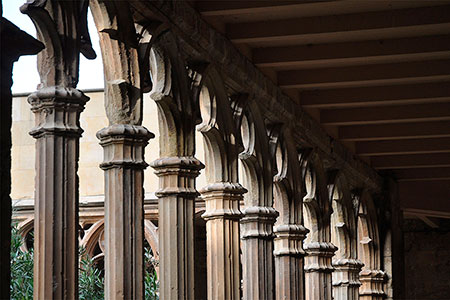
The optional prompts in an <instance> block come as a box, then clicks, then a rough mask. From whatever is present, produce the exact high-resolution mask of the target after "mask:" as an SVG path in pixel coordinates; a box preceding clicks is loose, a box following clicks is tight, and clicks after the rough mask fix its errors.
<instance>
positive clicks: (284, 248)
mask: <svg viewBox="0 0 450 300" xmlns="http://www.w3.org/2000/svg"><path fill="white" fill-rule="evenodd" d="M274 233H275V239H274V248H275V250H274V252H273V254H274V256H275V296H276V299H303V297H304V295H303V293H304V288H303V286H304V284H303V257H304V256H306V252H305V251H304V250H303V247H302V243H303V240H304V239H305V237H306V234H307V233H308V230H307V229H306V228H305V227H303V226H302V225H294V224H291V225H278V226H275V227H274Z"/></svg>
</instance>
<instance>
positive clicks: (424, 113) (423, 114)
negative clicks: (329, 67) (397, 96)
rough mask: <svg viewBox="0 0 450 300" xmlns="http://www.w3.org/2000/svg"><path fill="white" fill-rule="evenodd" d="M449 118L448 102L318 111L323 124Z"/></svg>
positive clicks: (449, 105) (449, 107)
mask: <svg viewBox="0 0 450 300" xmlns="http://www.w3.org/2000/svg"><path fill="white" fill-rule="evenodd" d="M439 120H450V103H430V104H415V105H396V106H384V107H361V108H336V109H324V110H321V111H320V123H322V124H325V125H356V124H381V123H401V122H403V123H404V122H417V121H419V122H420V121H439Z"/></svg>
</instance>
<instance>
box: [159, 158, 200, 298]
mask: <svg viewBox="0 0 450 300" xmlns="http://www.w3.org/2000/svg"><path fill="white" fill-rule="evenodd" d="M151 166H152V167H153V168H154V169H155V174H156V175H157V176H158V177H159V179H160V180H159V189H158V191H157V192H156V195H157V196H158V198H159V207H158V213H159V223H158V225H159V226H158V228H159V247H160V248H159V253H160V262H159V267H160V268H159V270H160V271H159V272H160V287H159V288H160V298H161V299H162V300H169V299H194V204H195V203H194V202H195V198H196V197H197V196H198V192H197V191H196V189H195V178H196V177H197V176H198V174H199V171H200V169H202V168H203V164H202V163H201V162H200V161H199V160H198V159H196V158H194V157H167V158H160V159H158V160H156V161H154V162H152V163H151Z"/></svg>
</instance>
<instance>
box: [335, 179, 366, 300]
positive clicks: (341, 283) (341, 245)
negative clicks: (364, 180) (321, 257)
mask: <svg viewBox="0 0 450 300" xmlns="http://www.w3.org/2000/svg"><path fill="white" fill-rule="evenodd" d="M328 189H329V194H330V201H331V206H332V209H333V213H332V214H331V242H332V243H333V244H334V245H336V246H337V248H338V250H337V251H336V253H335V255H334V257H333V267H334V268H335V271H334V272H333V296H334V298H335V299H342V300H344V299H345V300H347V299H358V298H359V286H360V285H361V282H360V281H359V272H360V271H361V267H362V266H363V264H362V263H361V261H359V260H358V258H357V250H358V246H357V211H356V210H357V208H355V207H354V205H353V197H352V193H351V191H350V187H349V185H348V183H347V180H346V179H345V176H344V174H343V173H342V172H335V171H331V172H330V174H329V184H328Z"/></svg>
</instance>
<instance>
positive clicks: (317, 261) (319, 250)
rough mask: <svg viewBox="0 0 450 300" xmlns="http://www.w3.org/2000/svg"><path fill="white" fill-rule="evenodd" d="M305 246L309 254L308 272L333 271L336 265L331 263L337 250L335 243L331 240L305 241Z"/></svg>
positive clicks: (306, 268)
mask: <svg viewBox="0 0 450 300" xmlns="http://www.w3.org/2000/svg"><path fill="white" fill-rule="evenodd" d="M303 248H304V249H305V250H306V253H307V254H308V255H307V260H306V264H305V272H306V273H309V272H322V273H331V272H333V271H334V267H333V266H332V264H331V258H332V257H333V255H334V252H336V250H337V247H336V246H335V245H333V244H332V243H330V242H310V243H305V245H304V246H303Z"/></svg>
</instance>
